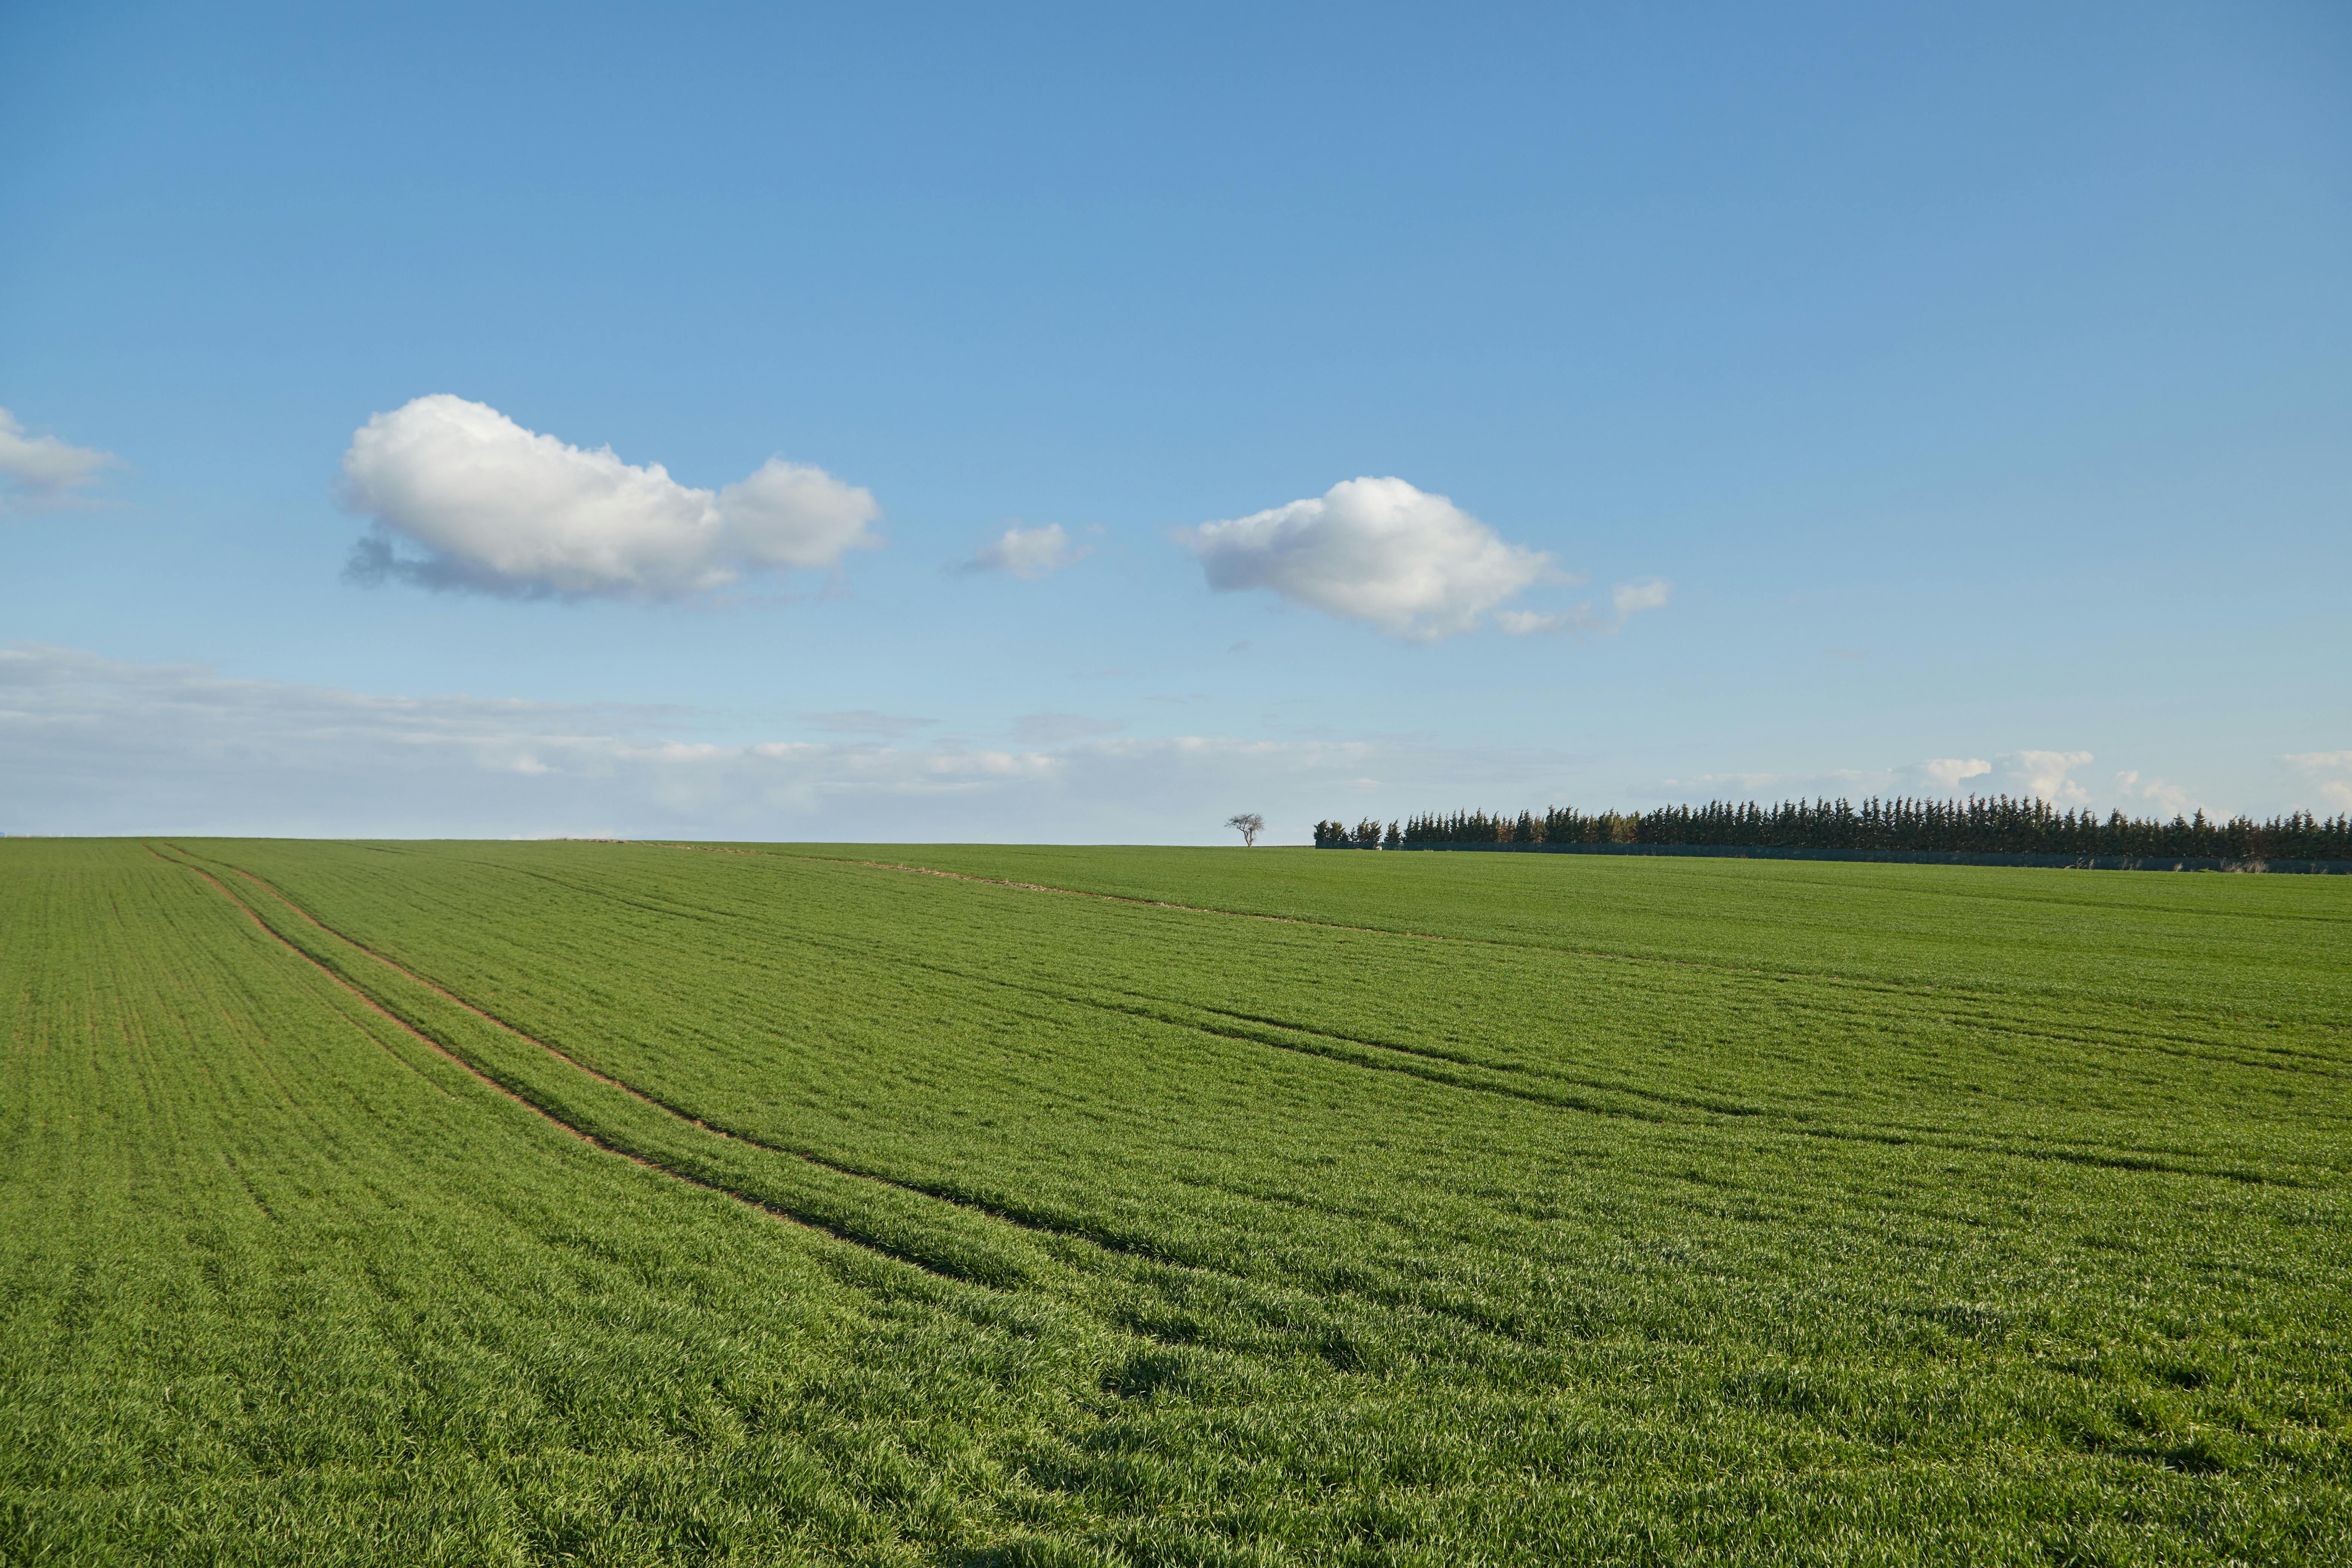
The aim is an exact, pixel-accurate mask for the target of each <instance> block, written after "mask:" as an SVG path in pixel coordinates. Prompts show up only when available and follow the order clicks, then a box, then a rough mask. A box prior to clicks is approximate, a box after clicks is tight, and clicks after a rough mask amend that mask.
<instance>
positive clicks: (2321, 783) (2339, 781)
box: [2281, 752, 2352, 812]
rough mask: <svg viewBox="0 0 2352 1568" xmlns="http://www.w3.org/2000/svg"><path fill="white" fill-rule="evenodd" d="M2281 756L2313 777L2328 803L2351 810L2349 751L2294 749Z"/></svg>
mask: <svg viewBox="0 0 2352 1568" xmlns="http://www.w3.org/2000/svg"><path fill="white" fill-rule="evenodd" d="M2281 760H2282V761H2284V763H2286V764H2287V765H2288V766H2289V767H2292V768H2294V770H2295V771H2296V772H2298V773H2303V774H2304V775H2305V776H2306V777H2308V778H2310V779H2312V780H2314V781H2315V783H2316V784H2317V785H2318V788H2319V795H2320V798H2321V799H2322V800H2324V801H2326V803H2327V805H2329V806H2332V807H2333V808H2335V809H2336V811H2339V812H2345V811H2352V752H2294V753H2291V754H2289V755H2287V756H2285V757H2284V758H2282V759H2281Z"/></svg>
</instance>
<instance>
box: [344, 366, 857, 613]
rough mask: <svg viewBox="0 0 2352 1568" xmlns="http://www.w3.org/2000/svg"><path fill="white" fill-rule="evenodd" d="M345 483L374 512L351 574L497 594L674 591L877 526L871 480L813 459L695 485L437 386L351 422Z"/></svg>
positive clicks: (833, 551)
mask: <svg viewBox="0 0 2352 1568" xmlns="http://www.w3.org/2000/svg"><path fill="white" fill-rule="evenodd" d="M341 493H342V500H343V502H344V504H345V505H346V506H348V507H350V508H351V509H352V510H354V511H357V512H362V513H364V514H365V515H367V516H368V517H370V518H371V519H373V522H374V529H375V531H374V532H373V534H372V535H370V536H369V537H367V538H363V539H362V540H360V541H359V542H358V543H357V544H355V545H354V546H353V547H352V558H351V563H350V565H349V566H348V567H347V568H346V572H347V574H348V575H349V576H351V577H352V579H353V580H354V581H358V582H362V583H371V584H373V583H383V582H394V581H397V582H404V583H411V584H415V585H417V586H419V587H425V588H442V589H453V590H461V591H466V592H471V593H478V594H491V595H499V596H500V597H506V598H562V599H586V598H603V599H635V600H663V599H678V598H684V597H687V596H688V595H695V594H701V593H707V592H709V591H710V590H713V589H719V588H725V587H728V586H730V585H731V584H736V583H739V582H741V581H742V580H743V579H744V578H745V577H747V576H749V575H751V574H755V573H760V572H766V571H771V570H785V571H792V570H803V569H815V568H824V567H833V566H838V565H839V564H840V563H841V558H842V556H843V555H844V554H845V553H846V552H849V551H852V550H864V549H871V548H873V547H874V546H877V545H878V544H879V543H880V542H881V541H880V540H878V539H877V538H875V537H874V535H872V534H870V533H868V532H867V531H866V524H867V523H869V522H872V521H874V520H875V519H876V518H877V517H879V516H880V515H881V510H880V508H878V507H877V506H876V505H875V503H874V497H873V495H872V494H871V493H870V492H868V491H866V490H864V489H859V488H858V487H856V486H855V485H849V484H845V483H843V482H842V481H841V480H839V479H835V478H834V477H833V476H832V475H831V474H828V473H826V472H825V471H824V469H823V468H811V467H809V466H807V465H805V464H800V463H788V462H785V461H784V460H783V459H782V458H769V459H768V461H767V462H765V463H764V464H762V465H761V467H760V468H758V469H757V470H756V471H754V472H753V473H751V475H750V476H748V477H747V478H745V479H740V480H738V481H737V482H735V483H734V484H731V485H727V486H725V487H723V488H721V489H718V490H716V491H713V490H707V489H693V488H691V487H688V486H686V485H682V484H679V483H678V482H677V480H676V479H671V478H670V477H669V470H667V468H663V467H662V466H661V465H660V464H659V463H648V464H646V465H645V466H643V467H639V466H637V465H635V464H632V463H625V462H623V461H622V460H621V459H620V458H617V457H615V456H614V454H613V450H612V448H611V447H598V448H597V449H595V450H594V451H588V450H585V449H583V448H582V447H572V446H568V445H566V444H565V443H563V442H562V441H560V440H558V439H556V438H555V437H552V436H542V435H539V434H537V433H535V432H533V431H530V430H526V429H524V428H523V427H522V426H520V425H518V424H516V423H515V422H514V421H513V420H511V419H509V418H508V417H507V416H505V415H503V414H501V413H499V411H498V410H497V409H495V408H492V407H490V406H489V405H487V404H481V403H469V402H467V401H466V400H465V399H464V398H462V397H453V396H450V395H447V394H446V393H445V394H436V395H432V396H429V397H419V398H416V399H415V400H414V401H412V402H410V403H407V404H404V405H402V406H401V407H399V408H396V409H394V410H393V411H392V412H391V413H389V414H378V415H375V416H373V417H371V418H370V419H369V420H368V422H367V424H366V425H365V426H362V427H361V428H360V429H359V430H358V431H356V432H354V433H353V435H352V445H351V449H350V450H349V451H347V452H345V453H344V454H343V479H342V487H341ZM404 547H406V548H405V550H404Z"/></svg>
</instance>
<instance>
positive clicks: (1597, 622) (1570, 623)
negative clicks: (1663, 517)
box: [1495, 577, 1674, 637]
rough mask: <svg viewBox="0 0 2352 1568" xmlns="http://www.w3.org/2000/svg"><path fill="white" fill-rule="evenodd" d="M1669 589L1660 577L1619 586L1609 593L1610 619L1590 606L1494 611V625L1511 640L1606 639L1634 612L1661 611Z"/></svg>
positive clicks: (1620, 627) (1621, 628)
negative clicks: (1572, 635) (1549, 636)
mask: <svg viewBox="0 0 2352 1568" xmlns="http://www.w3.org/2000/svg"><path fill="white" fill-rule="evenodd" d="M1673 589H1674V584H1671V583H1669V582H1667V581H1666V580H1665V579H1664V578H1663V577H1644V578H1643V579H1642V580H1640V581H1639V582H1635V583H1620V584H1617V585H1616V586H1615V587H1614V588H1612V589H1610V590H1609V606H1610V609H1611V611H1612V614H1610V615H1606V616H1604V615H1601V613H1600V612H1599V611H1597V610H1595V609H1594V608H1593V607H1592V606H1591V605H1576V606H1575V607H1573V608H1572V609H1567V610H1559V611H1556V612H1553V613H1551V614H1549V615H1545V614H1538V612H1536V611H1534V610H1497V611H1496V612H1495V624H1496V626H1500V627H1502V628H1503V629H1504V630H1505V631H1507V632H1508V633H1510V634H1511V635H1512V636H1513V637H1530V636H1535V635H1538V634H1545V633H1553V632H1591V633H1595V634H1597V635H1599V636H1601V637H1610V636H1613V635H1614V634H1616V633H1618V632H1621V631H1622V630H1624V629H1625V623H1626V621H1627V620H1628V619H1630V618H1631V617H1632V616H1633V615H1634V614H1635V613H1636V612H1638V611H1641V610H1654V609H1659V608H1661V607H1663V606H1664V604H1665V602H1666V596H1667V595H1668V594H1670V593H1671V592H1672V591H1673Z"/></svg>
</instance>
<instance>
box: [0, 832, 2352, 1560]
mask: <svg viewBox="0 0 2352 1568" xmlns="http://www.w3.org/2000/svg"><path fill="white" fill-rule="evenodd" d="M866 862H891V863H893V864H888V865H877V864H868V863H866ZM914 866H921V867H927V868H933V869H935V870H939V871H944V872H949V873H954V874H953V875H923V874H919V872H917V871H915V870H912V869H909V867H914ZM1008 883H1014V884H1034V885H1035V886H1027V887H1024V886H1010V885H1006V884H1008ZM1055 889H1058V890H1055ZM2347 961H2352V888H2347V886H2346V885H2345V884H2344V882H2343V880H2342V879H2333V878H2300V877H2275V878H2273V877H2228V876H2211V875H2206V876H2197V875H2158V874H2137V875H2136V874H2130V873H2099V872H2068V871H2032V870H2012V869H1979V868H1940V867H1938V868H1920V867H1903V866H1879V865H1848V864H1806V863H1785V862H1763V861H1738V860H1672V859H1644V858H1601V857H1595V858H1582V857H1551V856H1507V855H1491V856H1479V855H1371V854H1318V853H1315V852H1313V851H1301V850H1276V849H1259V850H1255V851H1244V850H1240V849H1232V850H1178V849H1055V848H1034V849H1024V848H990V847H962V848H936V847H930V848H907V847H901V848H880V847H841V846H830V847H828V846H731V847H684V846H653V845H617V844H474V843H436V844H417V843H397V844H395V843H384V844H327V843H302V842H289V841H236V842H229V841H219V840H162V839H158V840H153V841H151V842H149V843H144V844H142V843H139V842H133V841H122V840H115V841H86V842H69V841H62V840H5V841H0V1020H5V1039H6V1058H5V1097H4V1098H0V1111H5V1130H0V1171H5V1181H0V1204H5V1210H0V1282H5V1323H4V1324H0V1562H5V1563H10V1564H16V1563H280V1562H284V1563H293V1562H307V1563H600V1564H601V1563H657V1562H669V1563H941V1564H950V1563H953V1564H980V1563H1040V1564H1046V1563H1430V1564H1438V1563H1445V1564H1456V1563H1507V1562H1547V1561H1559V1562H1587V1563H1781V1562H1785V1563H1801V1562H1803V1563H1811V1562H1820V1563H1913V1562H1921V1561H1928V1562H1943V1563H2116V1564H2124V1563H2226V1562H2244V1563H2341V1562H2346V1561H2347V1560H2352V1549H2348V1548H2347V1544H2346V1543H2347V1538H2352V1035H2348V1034H2347V1019H2352V962H2347Z"/></svg>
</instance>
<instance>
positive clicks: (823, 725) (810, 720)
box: [799, 708, 939, 740]
mask: <svg viewBox="0 0 2352 1568" xmlns="http://www.w3.org/2000/svg"><path fill="white" fill-rule="evenodd" d="M799 718H800V721H801V722H802V723H803V724H814V725H815V726H816V727H817V728H818V729H820V730H828V731H832V732H833V733H835V734H836V735H883V736H887V737H888V738H890V739H892V740H896V739H897V738H898V737H899V736H900V735H911V734H913V733H914V732H915V731H918V730H920V729H923V728H926V727H927V726H929V725H932V724H936V723H938V722H939V721H938V720H936V719H908V718H903V717H901V716H900V715H898V714H896V713H877V712H876V711H875V710H873V709H871V708H860V709H857V710H855V711H853V712H848V713H803V714H801V715H799Z"/></svg>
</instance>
